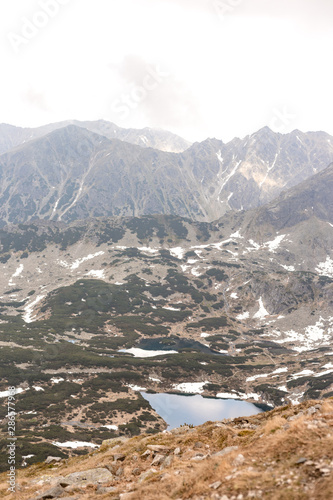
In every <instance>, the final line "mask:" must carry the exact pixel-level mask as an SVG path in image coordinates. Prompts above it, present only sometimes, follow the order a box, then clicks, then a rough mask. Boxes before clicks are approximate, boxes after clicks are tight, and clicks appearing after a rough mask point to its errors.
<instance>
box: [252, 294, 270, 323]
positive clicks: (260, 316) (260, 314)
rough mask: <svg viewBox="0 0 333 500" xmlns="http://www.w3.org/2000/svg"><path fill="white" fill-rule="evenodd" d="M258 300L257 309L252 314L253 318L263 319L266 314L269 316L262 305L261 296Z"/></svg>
mask: <svg viewBox="0 0 333 500" xmlns="http://www.w3.org/2000/svg"><path fill="white" fill-rule="evenodd" d="M258 302H259V311H258V312H256V314H255V315H254V316H253V318H258V319H264V318H265V317H266V316H269V312H267V311H266V309H265V307H264V303H263V301H262V297H260V299H259V300H258Z"/></svg>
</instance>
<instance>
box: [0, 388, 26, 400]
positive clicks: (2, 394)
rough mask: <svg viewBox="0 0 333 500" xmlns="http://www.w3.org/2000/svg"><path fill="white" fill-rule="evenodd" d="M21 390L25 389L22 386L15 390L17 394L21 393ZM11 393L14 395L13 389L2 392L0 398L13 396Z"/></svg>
mask: <svg viewBox="0 0 333 500" xmlns="http://www.w3.org/2000/svg"><path fill="white" fill-rule="evenodd" d="M21 392H24V389H22V388H21V387H18V388H17V389H15V391H14V393H15V394H21ZM11 395H12V392H11V391H3V392H0V398H8V396H11Z"/></svg>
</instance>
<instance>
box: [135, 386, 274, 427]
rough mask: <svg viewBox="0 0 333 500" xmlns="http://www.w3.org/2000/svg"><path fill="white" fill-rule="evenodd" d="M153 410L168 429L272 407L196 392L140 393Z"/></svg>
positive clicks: (247, 414)
mask: <svg viewBox="0 0 333 500" xmlns="http://www.w3.org/2000/svg"><path fill="white" fill-rule="evenodd" d="M141 395H142V396H143V397H144V398H145V399H146V400H147V401H149V403H150V405H151V406H152V408H154V410H155V411H156V412H157V413H158V414H159V415H160V416H161V417H162V418H163V419H164V420H165V421H166V423H167V424H168V430H170V429H174V428H176V427H180V426H181V425H183V424H184V423H186V424H192V425H201V424H204V423H205V422H207V421H208V420H211V421H213V422H214V421H216V420H223V419H224V418H236V417H248V416H251V415H256V414H257V413H261V412H263V411H267V410H271V408H270V407H268V406H266V405H260V404H258V405H256V404H252V403H247V402H246V401H239V400H233V399H219V398H204V397H202V396H200V395H199V394H196V395H185V394H168V393H159V394H150V393H147V392H141Z"/></svg>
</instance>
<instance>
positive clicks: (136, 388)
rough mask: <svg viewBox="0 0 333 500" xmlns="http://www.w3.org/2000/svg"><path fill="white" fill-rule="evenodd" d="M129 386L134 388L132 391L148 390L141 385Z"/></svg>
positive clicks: (128, 385)
mask: <svg viewBox="0 0 333 500" xmlns="http://www.w3.org/2000/svg"><path fill="white" fill-rule="evenodd" d="M127 387H129V388H130V389H132V391H146V390H147V388H146V387H140V386H139V385H133V384H127Z"/></svg>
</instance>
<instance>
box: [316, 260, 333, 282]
mask: <svg viewBox="0 0 333 500" xmlns="http://www.w3.org/2000/svg"><path fill="white" fill-rule="evenodd" d="M316 271H317V273H318V274H320V275H321V276H328V277H329V278H333V260H332V259H331V258H330V257H329V256H327V258H326V261H325V262H320V264H318V267H316Z"/></svg>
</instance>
